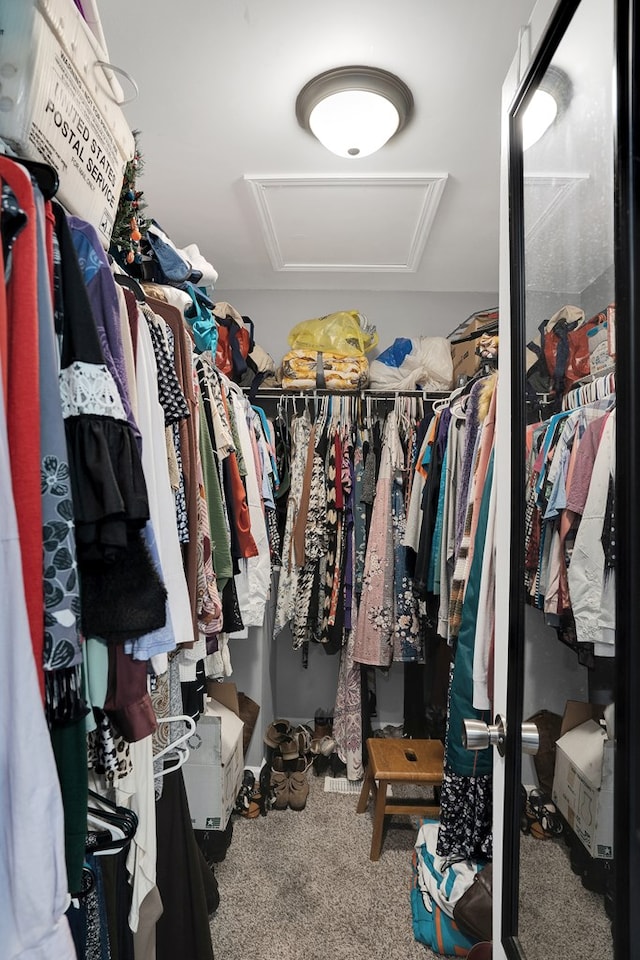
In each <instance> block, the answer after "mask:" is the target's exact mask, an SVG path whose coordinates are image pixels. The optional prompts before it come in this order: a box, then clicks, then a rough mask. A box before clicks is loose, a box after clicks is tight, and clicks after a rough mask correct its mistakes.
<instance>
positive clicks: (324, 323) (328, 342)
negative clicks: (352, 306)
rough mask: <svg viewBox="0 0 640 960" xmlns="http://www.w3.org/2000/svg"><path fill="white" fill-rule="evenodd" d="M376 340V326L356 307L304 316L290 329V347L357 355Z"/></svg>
mask: <svg viewBox="0 0 640 960" xmlns="http://www.w3.org/2000/svg"><path fill="white" fill-rule="evenodd" d="M377 342H378V334H377V332H376V328H375V327H374V326H373V325H372V324H370V323H369V321H368V320H367V318H366V317H365V316H364V314H362V313H358V312H357V310H341V311H340V312H339V313H329V314H327V316H326V317H317V318H316V319H315V320H303V321H302V322H301V323H298V324H296V326H295V327H294V328H293V330H291V332H290V333H289V346H290V347H291V349H292V350H319V351H320V352H322V353H325V352H328V353H340V354H342V355H343V356H344V357H356V356H359V355H360V354H363V353H367V351H368V350H371V349H373V347H375V346H376V344H377Z"/></svg>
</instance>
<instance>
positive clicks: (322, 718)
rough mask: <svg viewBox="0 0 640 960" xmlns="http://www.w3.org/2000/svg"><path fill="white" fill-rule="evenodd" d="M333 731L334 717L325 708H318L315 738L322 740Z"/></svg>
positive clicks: (314, 731)
mask: <svg viewBox="0 0 640 960" xmlns="http://www.w3.org/2000/svg"><path fill="white" fill-rule="evenodd" d="M332 733H333V717H331V716H329V715H328V714H326V713H325V712H324V710H316V715H315V726H314V730H313V739H314V740H322V738H323V737H330V736H331V734H332Z"/></svg>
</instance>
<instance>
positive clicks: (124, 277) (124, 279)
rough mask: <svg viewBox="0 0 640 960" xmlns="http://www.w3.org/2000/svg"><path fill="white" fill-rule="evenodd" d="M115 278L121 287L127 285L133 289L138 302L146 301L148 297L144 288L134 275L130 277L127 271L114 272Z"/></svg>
mask: <svg viewBox="0 0 640 960" xmlns="http://www.w3.org/2000/svg"><path fill="white" fill-rule="evenodd" d="M113 279H114V280H115V281H116V283H117V284H119V286H121V287H127V288H128V289H129V290H132V291H133V293H135V295H136V300H137V301H138V303H146V302H147V298H146V297H145V295H144V290H143V289H142V287H141V286H140V284H139V283H138V281H137V280H134V279H133V277H130V276H129V275H128V274H126V273H114V274H113Z"/></svg>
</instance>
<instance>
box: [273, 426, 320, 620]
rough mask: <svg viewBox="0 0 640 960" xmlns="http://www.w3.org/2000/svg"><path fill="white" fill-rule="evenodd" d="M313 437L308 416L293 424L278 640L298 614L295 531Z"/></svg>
mask: <svg viewBox="0 0 640 960" xmlns="http://www.w3.org/2000/svg"><path fill="white" fill-rule="evenodd" d="M310 435H311V421H310V419H309V417H308V415H307V414H306V413H305V414H304V415H303V416H301V417H296V419H295V420H294V421H293V423H292V424H291V443H292V456H291V479H290V489H289V499H288V503H287V519H286V523H285V529H284V536H283V539H282V568H281V570H280V580H279V583H278V598H277V601H276V613H275V622H274V636H277V635H278V634H279V633H280V631H281V630H282V629H283V627H285V626H286V624H287V623H289V621H290V620H291V619H292V618H293V616H294V614H295V610H296V594H297V586H298V577H299V568H298V567H297V566H296V563H295V557H294V551H293V527H294V523H295V519H296V516H297V514H298V509H299V506H300V497H301V494H302V483H303V479H304V469H305V465H306V461H307V448H308V446H309V437H310Z"/></svg>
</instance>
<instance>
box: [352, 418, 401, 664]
mask: <svg viewBox="0 0 640 960" xmlns="http://www.w3.org/2000/svg"><path fill="white" fill-rule="evenodd" d="M393 420H394V418H393V417H387V420H386V422H385V427H384V438H383V444H382V459H381V463H380V473H379V475H378V483H377V486H376V497H375V501H374V504H373V514H372V516H371V526H370V528H369V542H368V544H367V552H366V557H365V567H364V577H363V582H362V596H361V599H360V608H359V610H358V618H357V623H356V636H355V643H354V652H353V657H354V660H357V661H358V663H365V664H370V665H371V666H378V667H388V666H389V665H390V664H391V661H392V658H393V629H394V603H393V586H394V584H393V579H394V563H393V528H392V522H391V485H392V475H393V462H394V450H392V443H394V441H395V439H396V435H395V433H394V425H393Z"/></svg>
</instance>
